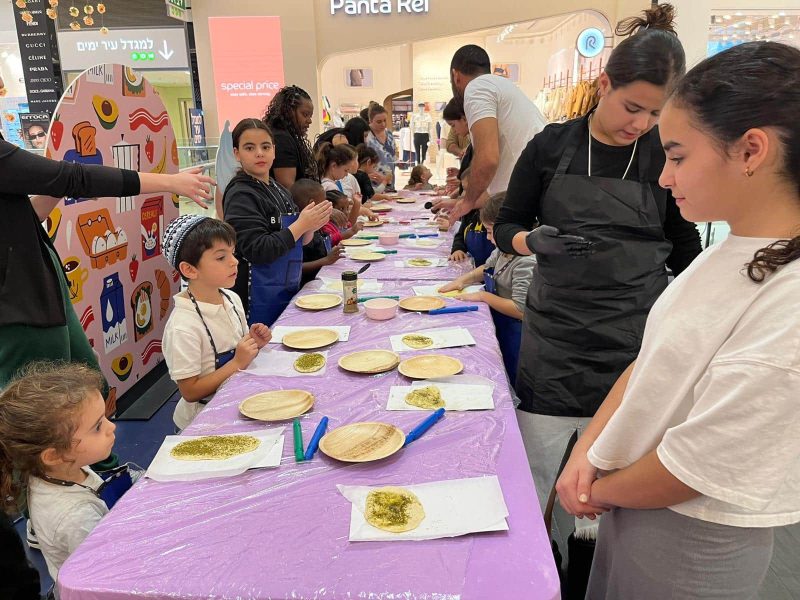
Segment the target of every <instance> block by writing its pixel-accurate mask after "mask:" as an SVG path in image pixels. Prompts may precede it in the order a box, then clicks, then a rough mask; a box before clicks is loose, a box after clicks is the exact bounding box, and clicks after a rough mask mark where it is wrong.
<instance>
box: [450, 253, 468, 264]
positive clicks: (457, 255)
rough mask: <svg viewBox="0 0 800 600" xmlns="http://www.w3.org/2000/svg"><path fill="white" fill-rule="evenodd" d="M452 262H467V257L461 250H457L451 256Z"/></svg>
mask: <svg viewBox="0 0 800 600" xmlns="http://www.w3.org/2000/svg"><path fill="white" fill-rule="evenodd" d="M450 260H454V261H456V262H461V261H462V260H467V255H466V253H464V252H463V251H461V250H456V251H455V252H453V253H452V254H451V255H450Z"/></svg>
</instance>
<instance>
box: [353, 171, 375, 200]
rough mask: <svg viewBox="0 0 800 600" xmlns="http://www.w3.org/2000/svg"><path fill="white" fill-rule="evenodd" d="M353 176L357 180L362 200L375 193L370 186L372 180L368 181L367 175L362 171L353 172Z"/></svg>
mask: <svg viewBox="0 0 800 600" xmlns="http://www.w3.org/2000/svg"><path fill="white" fill-rule="evenodd" d="M353 177H355V178H356V181H358V186H359V187H360V188H361V199H362V200H363V201H364V202H366V201H367V200H369V199H370V198H372V197H373V196H374V195H375V189H374V188H373V187H372V181H370V178H369V175H367V174H366V173H364V171H356V172H355V173H353Z"/></svg>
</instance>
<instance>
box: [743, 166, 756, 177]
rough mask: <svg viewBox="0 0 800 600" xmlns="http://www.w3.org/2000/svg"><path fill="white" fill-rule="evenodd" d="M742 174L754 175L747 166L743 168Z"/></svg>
mask: <svg viewBox="0 0 800 600" xmlns="http://www.w3.org/2000/svg"><path fill="white" fill-rule="evenodd" d="M744 174H745V175H747V176H748V177H752V176H753V175H754V173H753V171H751V170H750V167H747V169H745V171H744Z"/></svg>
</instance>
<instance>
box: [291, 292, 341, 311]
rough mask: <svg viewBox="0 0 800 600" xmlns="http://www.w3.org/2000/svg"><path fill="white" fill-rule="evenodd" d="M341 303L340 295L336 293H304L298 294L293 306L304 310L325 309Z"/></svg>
mask: <svg viewBox="0 0 800 600" xmlns="http://www.w3.org/2000/svg"><path fill="white" fill-rule="evenodd" d="M341 303H342V297H341V296H339V295H338V294H306V295H305V296H298V297H297V298H295V300H294V304H295V306H297V307H298V308H305V309H306V310H325V309H328V308H333V307H334V306H339V305H340V304H341Z"/></svg>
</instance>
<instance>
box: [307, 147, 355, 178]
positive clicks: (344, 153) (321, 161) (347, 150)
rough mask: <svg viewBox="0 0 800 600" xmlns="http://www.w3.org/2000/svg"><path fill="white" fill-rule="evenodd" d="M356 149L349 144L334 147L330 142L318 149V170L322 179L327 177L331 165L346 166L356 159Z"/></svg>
mask: <svg viewBox="0 0 800 600" xmlns="http://www.w3.org/2000/svg"><path fill="white" fill-rule="evenodd" d="M357 156H358V154H356V151H355V148H353V147H352V146H351V145H349V144H340V145H338V146H334V145H333V144H331V143H330V142H323V143H322V144H320V145H319V148H318V149H317V156H316V159H317V168H318V170H319V174H320V177H325V173H327V171H328V169H329V168H330V166H331V165H345V164H347V163H349V162H350V161H351V160H353V159H354V158H356V157H357Z"/></svg>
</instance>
